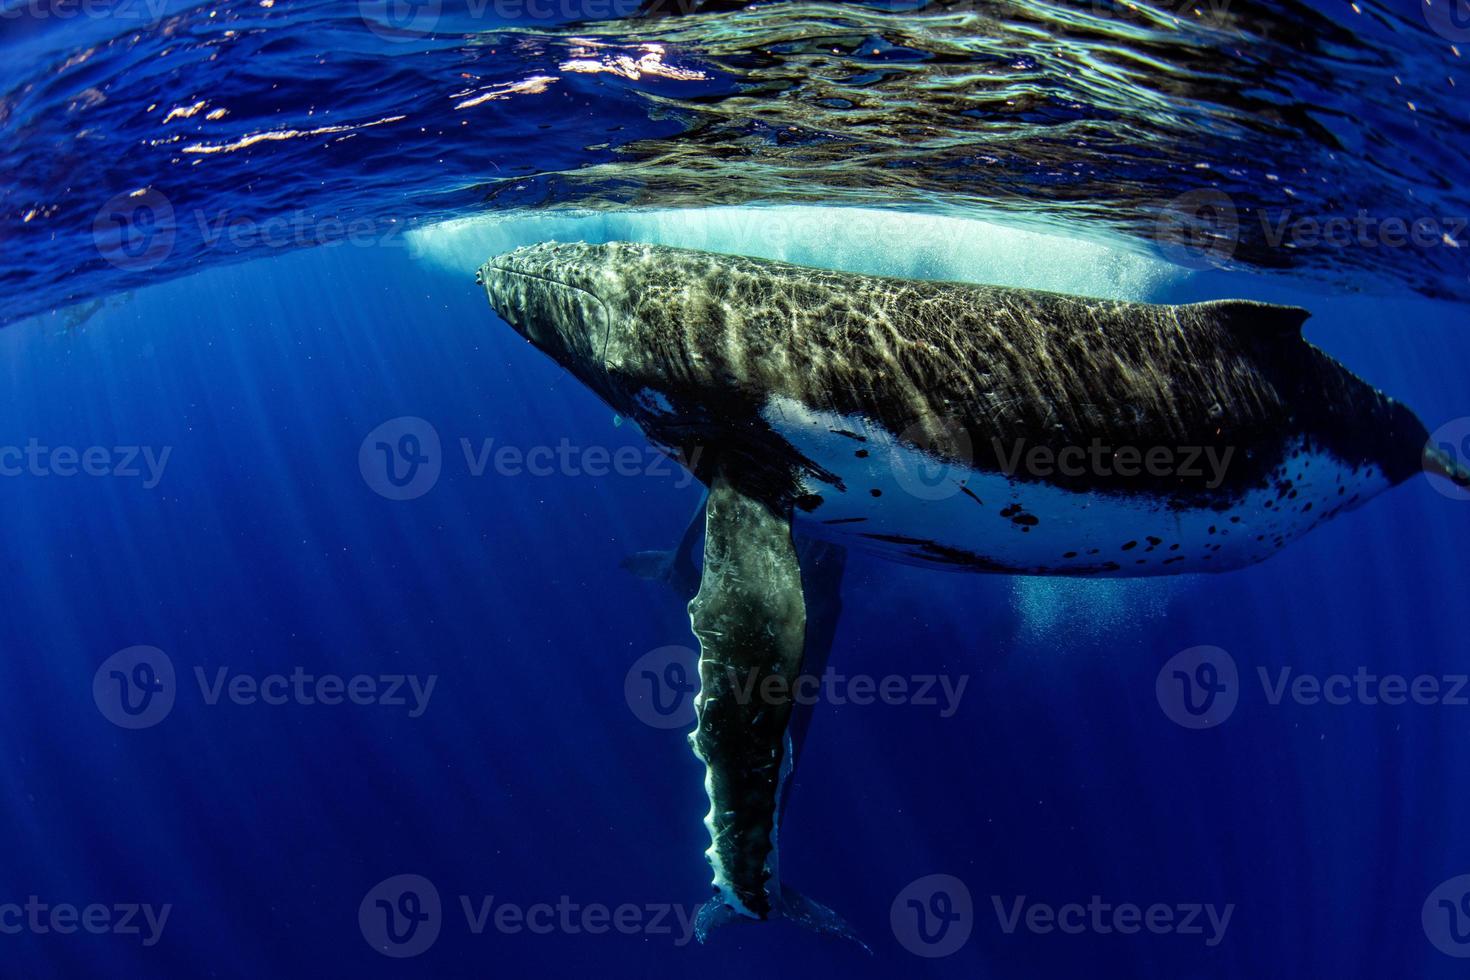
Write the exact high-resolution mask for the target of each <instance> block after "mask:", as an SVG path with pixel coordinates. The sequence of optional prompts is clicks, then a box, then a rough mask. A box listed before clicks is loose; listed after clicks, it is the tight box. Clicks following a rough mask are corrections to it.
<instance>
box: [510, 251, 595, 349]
mask: <svg viewBox="0 0 1470 980" xmlns="http://www.w3.org/2000/svg"><path fill="white" fill-rule="evenodd" d="M485 270H488V271H490V272H498V273H500V274H502V275H506V276H520V277H522V278H523V279H534V280H536V281H537V282H543V283H547V284H548V285H552V286H560V287H561V288H563V289H570V290H574V291H576V292H579V293H582V294H583V295H584V296H588V297H590V298H591V299H593V300H595V301H596V303H597V308H598V309H600V310H601V311H602V344H601V345H600V347H599V349H598V354H597V359H598V361H599V362H600V364H601V366H603V367H604V368H605V367H606V366H607V344H608V340H609V339H610V338H611V336H612V313H611V311H610V310H608V308H607V302H606V301H605V300H604V299H603V298H602V297H601V296H599V295H597V294H596V293H594V292H593V291H592V290H590V289H588V288H586V287H585V286H578V285H577V284H575V283H571V282H567V281H566V280H565V279H558V278H556V277H555V276H548V275H546V274H544V273H540V272H526V271H525V270H523V269H512V268H509V267H508V266H505V265H501V264H499V263H498V262H497V261H496V260H495V259H491V260H490V261H488V262H486V263H485V265H484V266H483V268H482V270H481V273H482V275H481V278H482V285H483V286H484V287H485V289H486V291H487V292H488V291H489V289H490V286H491V281H490V277H489V276H486V275H484V271H485ZM492 305H493V304H492ZM495 311H496V312H497V313H500V314H501V317H502V319H505V320H506V322H507V323H510V322H511V321H510V320H509V318H508V317H506V316H505V314H504V312H503V311H501V310H500V309H499V307H495ZM511 326H513V327H515V324H514V323H511ZM516 330H518V331H519V330H521V328H520V327H516Z"/></svg>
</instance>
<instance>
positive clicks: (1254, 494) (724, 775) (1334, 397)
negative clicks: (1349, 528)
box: [477, 242, 1470, 938]
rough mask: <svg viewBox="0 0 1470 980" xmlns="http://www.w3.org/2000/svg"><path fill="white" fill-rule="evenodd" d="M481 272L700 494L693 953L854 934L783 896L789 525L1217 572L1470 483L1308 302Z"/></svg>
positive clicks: (927, 556) (840, 275)
mask: <svg viewBox="0 0 1470 980" xmlns="http://www.w3.org/2000/svg"><path fill="white" fill-rule="evenodd" d="M477 280H478V281H479V282H480V283H481V284H482V285H483V287H484V289H485V292H486V294H487V297H488V299H489V302H490V305H491V306H492V307H493V308H494V309H495V311H496V312H498V313H499V314H500V316H501V317H502V318H503V319H504V320H505V321H506V322H507V323H508V324H510V325H511V326H512V327H513V328H514V329H515V330H517V331H518V332H519V333H521V334H522V335H523V336H524V337H525V338H526V339H527V340H529V341H530V342H531V343H532V344H533V345H534V346H536V347H537V348H539V349H540V350H541V351H543V352H544V353H545V354H547V355H549V356H550V357H552V358H553V359H554V360H555V361H557V362H558V363H559V364H561V365H562V366H563V367H565V368H566V369H567V370H568V371H570V372H571V373H572V374H573V375H574V376H575V377H577V378H578V379H579V380H580V381H581V382H582V383H583V384H584V385H586V386H587V387H588V388H590V389H591V390H592V391H594V392H595V393H596V394H597V395H599V396H600V397H601V398H602V399H603V400H604V401H605V402H607V404H608V405H609V406H611V407H612V408H613V409H614V410H615V411H617V412H618V413H620V414H621V415H622V416H624V417H625V418H627V419H629V420H631V421H633V422H635V423H636V424H637V425H638V426H639V427H640V428H641V429H642V431H643V433H644V434H645V435H646V437H647V438H648V439H649V440H650V441H651V442H652V443H653V444H654V445H656V446H658V447H659V448H661V449H663V450H664V451H665V452H667V453H669V454H670V455H672V456H673V457H675V458H676V459H679V460H681V461H683V462H685V464H686V465H687V466H689V467H691V469H692V470H693V472H694V474H695V476H696V477H697V478H698V479H699V480H700V481H701V482H702V483H704V484H705V485H706V486H707V487H708V496H707V499H706V503H705V507H704V514H703V522H704V548H703V568H702V571H701V572H700V576H699V585H698V592H697V594H695V596H694V598H693V599H692V601H691V602H690V604H689V615H690V621H691V625H692V628H693V631H694V633H695V635H696V636H697V637H698V639H699V643H700V679H701V691H700V694H699V696H698V699H697V700H696V708H697V711H698V724H697V727H696V729H695V731H694V732H693V734H691V736H690V741H691V743H692V745H693V748H694V751H695V753H696V754H697V755H698V757H699V758H700V759H701V760H702V761H703V763H704V764H705V767H706V778H705V788H706V790H707V792H708V795H709V800H710V808H709V812H708V815H707V816H706V817H705V824H706V825H707V827H708V829H709V832H710V841H711V842H710V847H709V849H708V851H706V856H707V858H708V860H709V863H710V866H711V868H712V870H713V873H714V878H713V885H714V897H713V898H712V899H711V901H710V903H709V904H708V905H706V907H705V909H704V910H703V911H702V912H701V915H700V936H701V938H703V936H704V934H705V933H706V932H707V931H708V929H709V928H710V927H712V926H713V925H717V924H719V923H721V922H723V921H728V920H731V919H738V918H752V919H765V918H768V917H770V916H772V915H774V914H780V915H785V916H788V917H791V918H794V919H797V920H799V921H801V922H803V923H804V924H806V925H809V926H812V927H814V928H817V929H819V930H823V931H829V932H836V933H842V932H844V930H845V927H844V926H843V925H842V923H841V920H840V919H838V918H837V917H836V916H835V914H833V913H831V912H829V911H828V910H826V909H824V908H823V907H821V906H820V905H818V904H817V903H815V902H812V901H810V900H808V899H806V898H804V897H802V896H801V895H800V894H799V893H797V892H795V891H794V890H792V889H791V888H790V887H789V886H786V885H785V884H784V883H782V882H781V881H780V879H779V874H778V869H777V861H776V851H775V845H776V831H777V824H778V816H779V811H780V804H781V796H782V783H783V774H784V772H785V771H786V770H787V767H788V766H789V764H790V759H791V752H790V750H789V748H788V745H787V735H788V732H787V729H788V724H789V723H790V721H791V717H792V711H791V708H792V705H791V699H790V697H789V696H786V695H782V694H780V693H778V694H776V695H774V696H770V697H758V698H754V699H752V698H750V697H748V696H743V695H742V692H748V691H750V690H752V689H757V690H775V691H777V692H781V691H789V690H790V687H789V682H790V681H791V680H792V679H793V678H795V677H796V676H797V675H798V672H799V671H801V670H802V661H803V656H804V651H805V650H806V649H807V648H808V645H807V644H806V639H807V636H806V634H807V630H808V622H807V617H808V603H807V601H806V595H807V590H806V589H804V585H803V568H802V562H801V561H800V560H799V555H798V551H797V547H796V545H795V544H794V543H793V529H794V528H795V529H796V530H798V531H800V532H801V533H803V534H804V535H807V536H811V537H815V538H818V539H821V540H825V541H829V542H832V543H834V544H835V545H840V546H844V547H859V548H864V549H869V550H874V551H877V552H879V553H881V554H883V555H885V556H887V557H889V558H893V559H895V560H899V561H905V562H911V563H917V564H923V565H928V566H931V567H936V568H943V569H949V570H959V571H977V572H1000V573H1007V574H1026V575H1069V576H1145V575H1170V574H1178V573H1184V572H1196V573H1197V572H1222V571H1225V570H1228V569H1233V568H1239V567H1242V566H1246V565H1250V564H1252V563H1255V562H1258V561H1261V560H1263V559H1266V558H1268V557H1270V556H1271V555H1273V554H1274V553H1276V552H1277V551H1278V550H1280V549H1281V548H1283V547H1284V546H1286V545H1287V544H1288V543H1289V542H1291V541H1292V540H1294V539H1296V538H1298V537H1300V536H1301V535H1303V534H1305V533H1306V532H1308V531H1310V530H1311V529H1312V528H1314V527H1316V526H1317V525H1319V524H1321V523H1322V522H1324V521H1327V520H1330V519H1331V518H1332V517H1334V516H1335V515H1337V514H1340V513H1342V512H1344V511H1347V510H1351V509H1353V508H1356V507H1358V506H1361V505H1362V504H1363V503H1365V502H1367V501H1368V500H1369V499H1370V498H1371V497H1373V496H1375V495H1376V494H1378V493H1380V492H1382V491H1384V490H1387V489H1388V488H1390V487H1392V486H1395V485H1397V484H1399V483H1402V482H1403V481H1405V480H1406V479H1408V478H1409V477H1410V476H1411V475H1413V474H1415V473H1418V472H1421V471H1428V472H1430V473H1434V474H1437V475H1439V476H1441V477H1444V478H1447V479H1449V480H1452V481H1454V482H1455V483H1456V484H1457V485H1459V486H1462V487H1465V486H1470V471H1467V469H1466V468H1465V467H1464V466H1463V465H1461V464H1460V463H1459V462H1458V461H1457V460H1455V459H1454V458H1452V457H1451V456H1450V455H1448V454H1447V453H1445V452H1444V451H1442V450H1441V449H1439V448H1436V447H1432V446H1427V445H1426V443H1427V441H1428V432H1427V430H1426V429H1425V427H1424V425H1423V424H1422V423H1421V422H1420V421H1419V419H1418V418H1417V417H1416V416H1415V415H1414V413H1413V412H1411V411H1410V410H1409V409H1408V408H1406V407H1405V406H1403V405H1402V404H1400V403H1398V402H1396V401H1395V400H1394V399H1392V398H1390V397H1388V396H1387V395H1384V394H1383V393H1381V392H1379V391H1377V390H1376V389H1374V388H1373V387H1372V386H1370V385H1369V384H1367V383H1366V382H1364V381H1362V380H1360V379H1359V378H1357V377H1356V376H1354V375H1353V374H1352V373H1351V372H1349V371H1348V370H1347V369H1346V368H1344V367H1343V366H1342V365H1341V364H1339V363H1338V362H1336V361H1335V360H1333V359H1332V358H1331V357H1329V356H1328V355H1326V354H1325V353H1323V352H1322V351H1320V350H1319V349H1317V348H1316V347H1314V346H1312V345H1311V344H1309V343H1308V342H1307V341H1306V340H1305V339H1303V337H1302V335H1301V326H1302V323H1303V322H1304V321H1305V320H1306V318H1307V317H1308V315H1309V314H1308V312H1307V311H1306V310H1304V309H1300V308H1296V307H1285V306H1274V305H1269V304H1264V303H1258V302H1251V301H1243V300H1220V301H1212V302H1205V303H1195V304H1189V305H1172V306H1171V305H1154V304H1144V303H1128V302H1117V301H1110V300H1100V299H1090V298H1085V297H1079V296H1070V295H1063V294H1058V293H1048V292H1039V291H1034V290H1026V289H1015V288H1002V287H995V286H982V285H971V284H964V283H953V282H935V281H923V280H908V279H897V278H889V277H882V276H872V275H858V274H852V273H845V272H836V271H831V270H826V269H816V268H806V267H802V266H797V265H791V264H787V263H782V262H774V261H767V260H761V259H754V258H748V257H743V256H735V255H722V254H714V253H708V252H700V251H693V250H688V249H678V248H670V247H664V246H655V245H646V244H634V243H625V242H617V243H611V244H602V245H589V244H583V243H577V244H558V243H546V244H540V245H534V246H529V247H524V248H519V249H516V250H515V251H512V252H509V253H506V254H503V255H500V256H496V257H494V258H492V259H490V260H489V261H488V262H486V263H485V264H484V265H483V266H482V267H481V268H480V270H479V273H478V276H477ZM688 543H689V536H688V535H686V542H685V545H684V547H687V546H688ZM681 550H682V549H681ZM649 561H650V560H649V559H647V557H646V556H645V557H644V558H643V559H640V562H641V563H643V564H647V563H648V562H649ZM684 564H685V566H686V570H685V572H684V573H683V575H684V577H686V578H688V577H691V575H690V571H689V569H690V568H692V566H690V565H689V564H688V563H684ZM838 564H839V566H840V562H839V563H838ZM658 574H661V575H664V576H665V577H679V573H678V571H677V566H660V568H659V570H658ZM810 584H811V583H808V586H807V587H808V588H810ZM829 639H830V637H829ZM771 681H775V682H777V683H776V684H775V685H774V687H772V686H771V685H770V684H769V682H771ZM783 685H784V686H783Z"/></svg>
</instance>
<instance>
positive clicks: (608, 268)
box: [476, 242, 761, 429]
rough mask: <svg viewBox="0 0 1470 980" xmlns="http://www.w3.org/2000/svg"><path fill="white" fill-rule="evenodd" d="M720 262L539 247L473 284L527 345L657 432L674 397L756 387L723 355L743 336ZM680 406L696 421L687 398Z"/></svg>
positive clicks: (735, 278)
mask: <svg viewBox="0 0 1470 980" xmlns="http://www.w3.org/2000/svg"><path fill="white" fill-rule="evenodd" d="M730 259H731V257H730V256H723V255H716V254H712V253H708V252H697V251H693V250H688V249H678V248H670V247H667V246H660V245H648V244H643V243H635V242H611V243H608V244H602V245H589V244H586V243H582V242H577V243H560V242H546V243H543V244H538V245H530V246H525V247H522V248H517V249H515V250H514V251H510V252H506V253H503V254H501V255H497V256H495V257H493V258H491V259H490V260H489V261H488V262H486V263H485V264H484V265H483V266H481V267H480V270H479V273H478V275H477V277H476V279H477V281H478V282H479V283H480V284H481V285H482V286H483V287H484V289H485V293H486V296H487V298H488V299H489V301H490V305H491V307H493V308H494V310H495V311H496V312H497V313H498V314H499V315H500V317H501V318H502V319H503V320H505V322H506V323H508V324H509V325H510V326H511V327H512V328H514V329H515V330H516V331H517V332H518V333H520V334H521V335H522V336H523V337H525V338H526V339H527V340H529V341H530V342H531V343H532V344H533V345H534V346H536V347H537V348H539V349H540V350H541V351H542V352H543V353H545V354H546V355H548V356H549V357H551V358H552V359H553V360H555V361H556V362H557V363H558V364H560V365H561V366H562V367H564V368H565V369H567V370H568V371H570V372H571V373H572V374H573V375H574V376H576V377H577V379H578V380H579V381H581V382H582V383H583V384H585V385H586V386H587V387H589V388H591V389H592V390H593V391H594V392H596V393H597V394H598V395H599V396H601V397H602V398H603V400H604V401H606V402H607V403H608V404H609V405H611V406H612V407H613V408H614V409H616V410H617V411H619V412H621V413H622V414H624V415H625V416H627V417H629V418H631V419H633V420H634V421H637V422H639V423H640V424H643V423H654V424H657V423H658V422H659V421H660V419H662V420H664V421H667V420H668V419H669V417H670V416H672V415H674V414H678V413H675V412H674V411H673V409H672V407H671V400H674V401H678V400H680V396H679V394H678V393H680V392H683V393H684V394H685V395H686V396H687V395H690V394H691V393H693V392H696V391H697V392H698V394H699V399H698V400H699V401H700V402H702V403H704V404H705V405H706V406H707V405H708V404H709V401H710V400H711V399H714V400H718V399H719V397H720V395H721V394H722V393H723V394H725V395H731V394H734V393H739V392H744V393H747V394H756V393H757V389H759V388H760V387H761V379H759V378H754V377H751V376H749V375H748V374H747V373H746V372H743V371H740V370H739V369H738V367H737V366H736V365H734V364H732V362H731V359H730V358H729V357H728V355H729V353H730V349H731V344H735V345H736V346H738V344H739V340H740V333H741V331H740V323H739V319H740V312H739V310H740V306H741V304H740V302H739V298H738V296H737V293H738V291H739V290H740V289H741V281H742V280H741V277H740V275H739V274H738V273H736V272H735V271H734V270H733V269H732V268H731V266H729V265H728V264H727V263H728V262H729V260H730ZM683 408H685V409H687V410H688V411H690V412H696V411H697V409H696V406H695V405H694V404H693V399H691V398H685V399H684V403H683ZM684 421H689V419H688V418H687V417H686V418H685V419H684ZM646 428H647V427H646V426H645V429H646Z"/></svg>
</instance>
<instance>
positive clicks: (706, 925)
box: [694, 885, 873, 956]
mask: <svg viewBox="0 0 1470 980" xmlns="http://www.w3.org/2000/svg"><path fill="white" fill-rule="evenodd" d="M767 917H768V918H772V919H786V920H788V921H790V922H794V923H795V924H796V925H799V926H801V927H802V928H803V929H806V930H807V931H809V932H815V933H817V934H819V935H823V936H834V937H836V938H838V939H846V940H848V941H850V942H854V943H856V944H857V945H858V946H860V947H861V948H862V950H863V952H865V953H867V954H868V955H869V956H872V955H873V950H872V948H871V947H869V946H868V944H867V943H865V942H863V941H862V939H861V937H859V936H858V934H857V932H856V930H854V929H853V928H852V926H850V925H848V924H847V920H845V919H844V918H842V916H840V915H838V914H837V913H836V912H834V911H832V910H831V909H829V908H828V907H827V906H825V905H823V904H822V903H820V902H817V901H814V900H812V899H810V898H807V897H806V896H805V895H803V894H802V893H801V892H799V891H797V890H796V889H795V888H792V887H791V886H790V885H782V886H781V887H780V889H779V891H777V892H776V893H775V894H774V895H772V897H771V911H770V914H769V915H768V916H767ZM740 921H745V922H756V921H759V920H757V919H753V918H751V917H750V916H748V915H744V914H742V913H740V912H737V911H736V910H735V909H734V908H732V907H731V906H730V905H729V904H727V903H726V901H725V900H724V898H723V897H722V896H720V895H716V896H715V897H714V898H712V899H710V900H709V901H708V902H705V903H704V905H702V906H701V907H700V909H699V911H698V912H696V913H695V915H694V938H696V939H698V940H699V941H700V942H701V943H703V942H707V941H708V940H709V934H710V933H711V932H713V931H714V930H715V929H718V928H719V927H720V926H723V925H728V924H729V923H731V922H740Z"/></svg>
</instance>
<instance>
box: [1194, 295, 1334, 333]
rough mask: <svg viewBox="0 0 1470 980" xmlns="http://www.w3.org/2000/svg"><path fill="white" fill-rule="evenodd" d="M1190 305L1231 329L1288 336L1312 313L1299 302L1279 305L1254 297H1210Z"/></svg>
mask: <svg viewBox="0 0 1470 980" xmlns="http://www.w3.org/2000/svg"><path fill="white" fill-rule="evenodd" d="M1193 308H1194V309H1197V310H1201V311H1203V312H1206V313H1209V314H1210V315H1211V316H1214V317H1218V318H1219V319H1220V321H1221V322H1222V323H1224V324H1226V325H1227V326H1229V327H1230V328H1231V329H1232V330H1240V331H1243V332H1252V333H1258V334H1261V333H1264V334H1286V335H1290V336H1296V335H1297V334H1300V333H1301V331H1302V324H1304V323H1306V322H1307V318H1308V317H1310V316H1311V315H1312V311H1311V310H1307V309H1303V308H1302V307H1300V306H1278V305H1276V304H1275V303H1259V302H1257V301H1255V300H1253V299H1212V300H1210V301H1209V302H1206V303H1195V304H1193Z"/></svg>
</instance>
